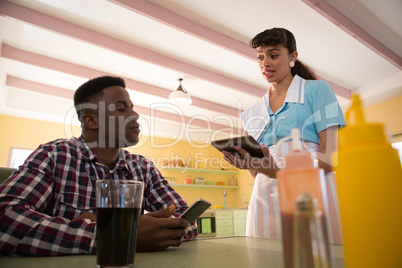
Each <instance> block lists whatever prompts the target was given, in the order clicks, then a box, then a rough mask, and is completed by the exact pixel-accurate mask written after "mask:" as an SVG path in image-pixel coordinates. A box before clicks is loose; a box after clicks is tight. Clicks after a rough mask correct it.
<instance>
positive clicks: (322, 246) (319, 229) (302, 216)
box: [293, 193, 331, 268]
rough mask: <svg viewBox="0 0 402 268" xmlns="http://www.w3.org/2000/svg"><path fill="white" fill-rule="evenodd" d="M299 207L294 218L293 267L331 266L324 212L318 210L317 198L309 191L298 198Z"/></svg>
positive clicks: (315, 267)
mask: <svg viewBox="0 0 402 268" xmlns="http://www.w3.org/2000/svg"><path fill="white" fill-rule="evenodd" d="M296 203H297V209H296V212H295V215H294V219H293V234H294V235H293V256H294V258H293V268H328V267H331V265H330V263H331V262H330V260H329V259H327V257H328V256H327V254H326V252H327V251H329V244H328V243H327V242H326V241H325V239H324V237H325V234H324V229H323V226H322V220H321V218H322V213H321V211H319V210H317V200H316V199H312V198H311V196H310V195H309V194H308V193H302V194H301V195H300V196H299V197H298V198H297V201H296Z"/></svg>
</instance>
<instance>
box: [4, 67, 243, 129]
mask: <svg viewBox="0 0 402 268" xmlns="http://www.w3.org/2000/svg"><path fill="white" fill-rule="evenodd" d="M6 86H9V87H14V88H19V89H23V90H27V91H32V92H36V93H40V94H45V95H49V96H54V97H59V98H63V99H67V100H70V101H72V100H73V96H74V91H72V90H68V89H64V88H60V87H54V86H49V85H45V84H42V83H38V82H34V81H30V80H26V79H22V78H18V77H15V76H10V75H7V77H6ZM134 109H135V111H136V112H137V113H139V114H140V115H141V116H145V117H148V118H152V117H155V118H156V119H163V120H168V121H171V122H174V123H179V124H184V125H186V126H187V127H198V128H202V129H211V130H221V131H222V132H229V133H230V134H235V135H240V133H241V129H240V128H237V127H232V128H231V127H230V126H227V125H223V124H219V123H215V122H210V121H205V120H201V119H198V118H197V117H188V116H182V115H180V114H175V113H168V112H165V111H158V110H156V109H154V110H153V109H150V108H147V107H143V106H137V105H136V106H135V108H134Z"/></svg>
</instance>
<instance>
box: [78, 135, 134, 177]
mask: <svg viewBox="0 0 402 268" xmlns="http://www.w3.org/2000/svg"><path fill="white" fill-rule="evenodd" d="M72 139H75V141H76V143H77V146H78V147H79V148H80V149H81V154H82V157H83V159H85V160H87V161H94V160H96V161H99V159H98V157H97V156H96V155H95V154H94V153H93V152H92V150H91V149H90V148H89V146H88V144H87V143H86V142H85V141H84V138H83V137H82V135H81V136H80V137H78V138H72ZM129 157H130V153H129V152H128V151H126V150H124V149H120V152H119V159H118V160H117V162H116V164H115V165H114V167H113V168H112V169H116V170H123V169H126V170H129V168H128V166H127V161H126V159H127V158H129Z"/></svg>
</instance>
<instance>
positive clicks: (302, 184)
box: [277, 129, 330, 268]
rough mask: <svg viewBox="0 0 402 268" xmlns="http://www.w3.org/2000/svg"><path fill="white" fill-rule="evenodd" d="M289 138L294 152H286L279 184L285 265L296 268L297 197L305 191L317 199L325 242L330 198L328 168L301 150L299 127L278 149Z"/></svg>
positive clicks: (326, 239) (279, 172)
mask: <svg viewBox="0 0 402 268" xmlns="http://www.w3.org/2000/svg"><path fill="white" fill-rule="evenodd" d="M288 139H292V150H293V152H291V153H289V154H287V155H285V168H284V169H282V170H280V171H278V172H277V179H278V181H277V183H278V197H279V207H280V214H281V226H282V240H283V254H284V260H285V268H293V215H294V212H295V210H296V199H297V197H298V196H299V195H300V194H302V193H304V192H307V193H309V194H310V195H311V196H312V198H314V199H317V209H318V210H320V211H322V216H321V220H322V226H323V229H324V234H325V238H324V239H325V243H329V240H328V227H327V221H326V211H325V204H326V203H327V201H328V197H327V194H326V191H323V189H326V186H325V176H324V171H323V170H322V169H319V168H317V167H316V166H315V164H314V159H313V157H312V156H311V153H309V152H302V151H301V149H302V147H301V141H300V132H299V129H292V131H291V136H289V137H285V138H283V139H281V140H280V141H279V142H278V143H277V146H278V148H279V145H280V144H281V143H282V142H283V141H285V140H288ZM326 254H327V259H330V251H329V249H328V250H327V252H326Z"/></svg>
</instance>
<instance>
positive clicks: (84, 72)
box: [1, 44, 241, 118]
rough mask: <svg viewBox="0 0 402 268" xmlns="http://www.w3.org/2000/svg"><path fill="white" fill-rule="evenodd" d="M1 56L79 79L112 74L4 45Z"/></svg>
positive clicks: (140, 88) (162, 92)
mask: <svg viewBox="0 0 402 268" xmlns="http://www.w3.org/2000/svg"><path fill="white" fill-rule="evenodd" d="M1 56H2V57H4V58H8V59H12V60H16V61H19V62H23V63H27V64H30V65H34V66H39V67H42V68H46V69H50V70H55V71H58V72H62V73H66V74H70V75H74V76H78V77H84V78H87V79H91V78H94V77H98V76H104V75H111V74H110V73H105V72H101V71H99V70H95V69H92V68H89V67H85V66H82V65H78V64H73V63H69V62H66V61H62V60H58V59H54V58H50V57H47V56H43V55H39V54H35V53H32V52H28V51H25V50H21V49H18V48H14V47H12V46H9V45H6V44H3V45H2V46H1ZM124 80H125V81H126V85H127V87H128V88H130V89H131V90H133V91H137V92H141V93H145V94H148V95H154V96H158V97H161V98H165V99H167V97H168V96H169V94H170V93H171V92H172V91H170V90H168V89H164V88H161V87H157V86H153V85H150V84H146V83H142V82H139V81H135V80H133V79H129V78H125V79H124ZM191 98H192V100H193V104H192V105H193V106H195V107H199V108H201V109H206V110H208V111H214V112H217V113H220V114H226V115H230V116H234V117H236V118H237V117H239V115H240V112H241V111H240V110H238V109H236V108H232V107H229V106H225V105H222V104H218V103H215V102H210V101H206V100H203V99H200V98H196V97H191Z"/></svg>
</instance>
